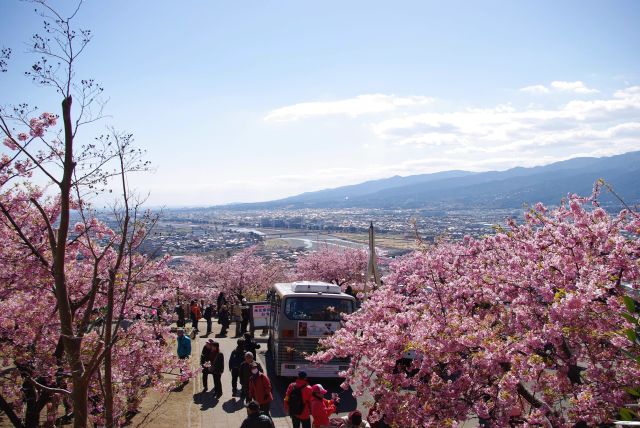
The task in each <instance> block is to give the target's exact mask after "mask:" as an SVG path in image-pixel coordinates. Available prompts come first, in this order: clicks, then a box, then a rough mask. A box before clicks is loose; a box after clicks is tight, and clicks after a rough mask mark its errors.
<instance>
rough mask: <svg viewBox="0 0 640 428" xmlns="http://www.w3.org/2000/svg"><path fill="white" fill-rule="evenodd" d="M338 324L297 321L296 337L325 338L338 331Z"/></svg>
mask: <svg viewBox="0 0 640 428" xmlns="http://www.w3.org/2000/svg"><path fill="white" fill-rule="evenodd" d="M339 326H340V323H337V322H330V321H329V322H327V321H298V337H327V336H331V335H332V334H333V333H335V332H336V330H338V327H339Z"/></svg>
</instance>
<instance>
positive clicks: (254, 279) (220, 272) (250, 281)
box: [184, 246, 287, 300]
mask: <svg viewBox="0 0 640 428" xmlns="http://www.w3.org/2000/svg"><path fill="white" fill-rule="evenodd" d="M257 250H258V248H257V246H253V247H250V248H246V249H244V250H242V251H239V252H237V253H236V254H234V255H232V256H231V257H227V258H222V259H216V258H212V257H202V256H194V257H190V258H188V259H187V260H188V263H187V264H186V265H185V268H184V272H185V274H186V275H187V278H188V282H190V283H191V285H192V286H194V284H197V287H198V288H200V289H201V290H207V291H205V292H208V293H211V294H216V295H217V294H218V293H220V292H224V293H225V295H226V296H227V297H228V298H230V299H232V300H234V299H236V298H237V297H238V296H239V295H242V296H244V297H246V298H247V299H250V300H251V299H261V298H264V296H265V295H266V293H267V291H268V290H269V288H270V287H271V286H272V285H273V284H274V283H276V282H278V281H284V280H286V279H287V273H286V266H285V265H284V263H282V262H281V261H279V260H268V259H266V258H265V257H262V256H259V255H258V254H257Z"/></svg>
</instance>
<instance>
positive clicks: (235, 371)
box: [229, 339, 245, 396]
mask: <svg viewBox="0 0 640 428" xmlns="http://www.w3.org/2000/svg"><path fill="white" fill-rule="evenodd" d="M237 344H238V346H237V347H236V349H234V350H233V351H231V356H229V370H230V371H231V388H232V389H231V390H232V391H233V393H232V395H233V396H235V394H236V391H237V390H238V378H239V377H240V365H242V362H243V361H244V353H245V350H244V339H238V342H237Z"/></svg>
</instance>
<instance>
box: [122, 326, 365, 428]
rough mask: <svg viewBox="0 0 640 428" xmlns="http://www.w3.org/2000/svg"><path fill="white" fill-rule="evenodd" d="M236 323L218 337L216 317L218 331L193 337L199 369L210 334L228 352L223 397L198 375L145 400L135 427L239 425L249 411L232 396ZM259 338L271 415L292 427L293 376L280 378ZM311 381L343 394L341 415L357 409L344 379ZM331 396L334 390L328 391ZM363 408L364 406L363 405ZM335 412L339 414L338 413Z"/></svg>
mask: <svg viewBox="0 0 640 428" xmlns="http://www.w3.org/2000/svg"><path fill="white" fill-rule="evenodd" d="M199 328H200V331H202V332H203V331H205V330H206V325H205V322H204V321H202V322H200V325H199ZM234 328H235V324H234V325H232V326H231V330H230V331H229V333H230V334H229V335H228V336H227V337H218V336H219V335H218V333H219V331H220V326H219V325H218V324H216V323H215V320H214V332H213V334H211V335H210V336H209V337H203V336H198V337H196V339H195V340H193V341H192V356H191V364H192V367H193V368H194V369H195V368H197V367H198V366H199V363H200V352H201V351H202V347H203V346H204V344H205V343H206V341H207V339H208V338H213V339H214V340H216V341H218V342H219V343H220V349H221V351H222V352H223V353H224V358H225V371H224V374H223V375H222V390H223V395H222V397H221V398H220V400H218V399H216V398H215V396H214V393H213V392H212V391H211V390H209V391H207V392H202V390H203V387H202V378H201V376H200V375H198V376H197V377H196V378H195V379H192V380H191V381H190V382H189V383H187V384H186V385H184V387H183V388H182V389H181V390H180V391H176V392H171V393H169V394H165V395H160V394H155V395H153V396H152V397H150V398H149V399H147V400H145V403H144V404H143V409H142V412H141V413H140V414H139V415H138V416H136V418H134V420H133V421H132V424H131V426H132V427H154V428H165V427H166V428H183V427H185V428H238V427H240V425H241V424H242V421H243V420H244V418H245V417H246V415H247V413H246V410H245V408H244V406H243V404H242V403H241V402H240V399H239V398H238V397H232V396H231V392H232V390H231V372H230V371H229V368H228V365H227V362H228V359H229V355H230V354H231V351H232V350H233V349H234V348H235V346H236V340H237V338H235V334H234V333H235V330H234ZM256 339H257V341H258V343H260V344H261V348H260V349H258V355H257V359H258V361H259V362H260V364H262V366H263V367H265V368H266V370H267V374H268V375H269V378H270V379H271V382H272V383H273V387H274V390H273V395H274V400H273V402H272V403H271V415H272V417H273V421H274V423H275V426H276V427H277V428H284V427H291V426H292V425H291V419H290V418H289V417H287V416H286V415H285V413H284V407H283V397H284V393H285V390H286V388H287V385H288V384H289V382H290V381H291V380H289V379H276V378H275V376H274V374H273V373H274V371H273V365H272V363H271V361H270V359H268V358H267V357H268V355H267V353H266V348H267V344H266V336H265V337H261V336H260V332H259V331H258V332H257V333H256ZM310 381H311V383H312V384H313V383H322V385H323V386H324V387H325V389H327V390H328V391H329V393H331V392H337V393H339V394H340V397H341V401H340V404H339V405H338V412H339V415H340V416H341V415H344V414H346V413H347V412H349V411H351V410H354V409H355V408H356V406H357V404H358V403H357V401H356V399H355V398H354V397H353V396H352V395H351V392H350V391H343V390H342V389H341V388H340V380H326V379H310ZM208 386H209V388H210V389H211V388H212V387H213V378H212V377H209V384H208ZM328 396H330V394H328ZM360 409H363V407H362V406H360ZM334 416H335V415H334Z"/></svg>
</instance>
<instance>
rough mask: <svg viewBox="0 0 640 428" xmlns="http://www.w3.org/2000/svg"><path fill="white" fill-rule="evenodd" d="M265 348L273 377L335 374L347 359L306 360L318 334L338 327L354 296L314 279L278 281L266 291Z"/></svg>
mask: <svg viewBox="0 0 640 428" xmlns="http://www.w3.org/2000/svg"><path fill="white" fill-rule="evenodd" d="M269 303H270V305H271V311H270V312H271V316H270V323H269V350H270V351H271V355H272V356H273V360H274V365H275V369H276V376H286V377H295V376H297V375H298V372H299V371H301V370H303V371H305V372H307V376H309V377H325V378H327V377H332V378H335V377H339V376H338V373H339V372H340V371H343V370H346V369H347V368H348V366H349V360H348V359H333V360H331V361H330V362H329V363H326V364H315V363H312V362H310V361H308V360H307V359H306V357H307V356H308V355H310V354H312V353H314V352H315V351H316V350H317V348H318V342H319V340H320V339H321V338H322V337H327V336H331V335H332V334H333V333H334V332H335V331H336V330H337V329H338V328H340V326H341V321H342V316H343V315H344V314H350V313H352V312H353V311H354V310H355V304H356V303H355V298H354V297H353V296H350V295H348V294H345V293H343V292H342V291H341V289H340V287H339V286H337V285H335V284H329V283H326V282H318V281H298V282H290V283H279V284H275V285H274V286H273V289H272V291H271V293H270V298H269Z"/></svg>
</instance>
